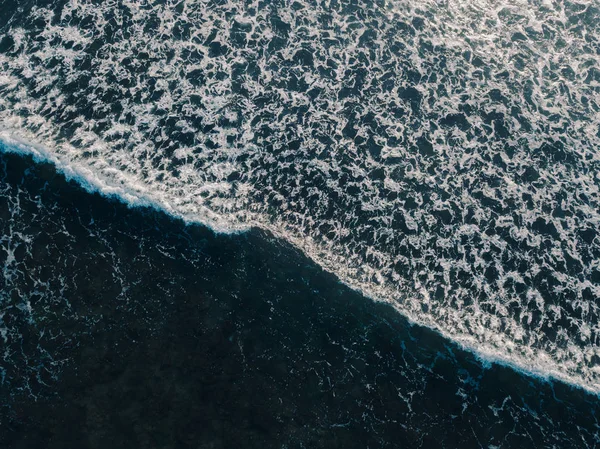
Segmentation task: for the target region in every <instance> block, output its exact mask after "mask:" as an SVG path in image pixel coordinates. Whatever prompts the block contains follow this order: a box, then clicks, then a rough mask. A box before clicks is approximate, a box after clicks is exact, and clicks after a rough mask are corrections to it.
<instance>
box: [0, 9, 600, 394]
mask: <svg viewBox="0 0 600 449" xmlns="http://www.w3.org/2000/svg"><path fill="white" fill-rule="evenodd" d="M357 6H358V9H357V8H353V7H351V5H346V4H344V3H343V2H342V3H341V4H334V3H332V4H328V5H325V4H324V5H313V4H311V3H304V2H300V1H298V2H295V3H294V4H293V5H291V6H289V5H284V4H281V5H280V4H277V3H274V4H273V5H271V6H270V7H269V8H264V5H262V4H259V3H258V2H257V3H249V4H241V3H237V2H229V3H220V4H218V5H217V4H216V3H213V2H209V1H193V2H185V3H177V4H175V3H170V2H166V4H164V2H154V1H148V2H143V3H139V2H123V5H122V7H120V8H116V7H115V6H113V5H111V4H109V3H102V4H95V2H91V1H78V2H75V1H68V2H66V4H65V5H64V7H63V8H62V9H61V10H60V11H59V14H58V15H56V14H54V12H53V11H50V10H47V9H44V8H34V10H33V11H32V12H31V14H30V15H29V16H28V17H29V19H30V20H29V21H28V20H24V21H23V23H20V24H19V27H18V28H17V27H15V26H12V28H11V27H9V28H7V29H6V30H4V37H5V38H8V37H10V39H12V48H11V49H10V51H5V52H3V53H0V71H1V72H2V73H3V75H2V76H0V123H1V125H0V126H1V128H2V131H1V133H0V139H2V141H4V142H5V143H6V144H7V146H5V149H11V151H23V152H29V153H31V154H34V155H35V156H36V157H37V158H42V159H45V160H48V161H51V162H53V163H54V164H56V166H57V167H58V168H59V169H60V170H61V171H63V172H65V174H66V175H67V176H69V177H72V178H74V179H77V180H78V181H79V182H81V183H82V184H83V185H84V186H85V187H86V188H87V189H89V190H94V191H100V192H102V193H104V194H108V195H114V196H117V197H119V198H121V199H123V200H124V201H126V202H128V203H129V204H140V205H152V206H154V207H158V208H160V209H162V210H165V211H166V212H168V213H170V214H173V215H175V216H177V217H181V218H183V219H185V220H188V221H198V222H201V223H204V224H206V225H208V226H210V227H212V228H213V229H215V230H217V231H220V232H232V231H241V230H244V229H248V228H249V227H251V226H258V227H261V228H264V229H268V230H269V231H271V232H272V233H273V234H275V235H276V236H278V237H281V238H284V239H286V240H288V241H290V242H291V243H293V244H294V245H296V246H297V247H299V248H300V249H301V250H303V251H304V252H305V253H306V254H307V255H309V256H310V257H311V258H312V259H313V260H315V261H316V262H317V263H319V264H320V265H321V266H323V267H324V268H325V269H326V270H329V271H331V272H333V273H335V274H336V275H337V276H338V277H339V278H340V279H341V280H342V281H343V282H345V283H346V284H348V285H350V286H351V287H353V288H356V289H359V290H361V291H363V292H364V293H365V294H367V295H368V296H370V297H372V298H375V299H378V300H384V301H388V302H390V303H391V304H392V305H393V306H394V307H396V308H397V309H398V310H399V311H400V312H401V313H403V314H404V315H406V316H408V317H409V318H410V319H411V320H413V321H415V322H417V323H420V324H424V325H427V326H430V327H432V328H434V329H436V330H438V331H439V332H440V333H442V334H443V335H444V336H446V337H448V338H451V339H452V340H454V341H456V342H458V343H460V344H462V345H464V346H466V347H468V348H470V349H472V350H474V351H475V352H476V353H478V354H480V355H481V356H482V357H485V358H486V359H487V360H495V361H501V362H503V363H508V364H510V365H512V366H514V367H516V368H518V369H521V370H524V371H526V372H529V373H534V374H536V375H540V376H546V377H547V376H551V377H554V378H558V379H561V380H564V381H566V382H570V383H572V384H575V385H579V386H581V387H583V388H585V389H587V390H589V391H594V392H598V391H600V377H599V373H598V369H597V367H598V360H600V349H599V338H600V328H599V324H598V321H599V318H600V310H599V307H600V304H598V298H600V288H599V287H598V281H597V280H594V279H595V277H594V276H598V275H597V274H596V273H600V269H599V268H600V267H599V262H598V257H599V254H600V242H599V241H598V238H596V237H595V236H594V230H596V229H598V225H600V214H599V212H598V211H599V208H598V205H599V203H600V194H599V190H598V189H599V183H600V179H599V175H598V163H599V153H598V151H597V150H598V147H599V145H600V136H599V135H598V127H599V125H600V114H598V110H599V105H600V95H599V87H600V84H599V82H600V75H599V74H600V71H599V69H598V62H597V57H596V56H595V53H594V49H593V46H592V44H590V42H594V41H595V42H598V37H600V33H599V30H598V26H599V25H598V23H600V21H598V20H596V19H597V18H598V14H599V13H598V8H596V7H595V6H594V4H593V2H587V3H584V2H579V3H565V4H561V5H550V4H549V3H548V2H537V1H531V2H525V1H504V2H501V3H497V2H488V1H485V0H480V1H469V2H462V1H459V0H453V1H449V2H446V4H445V5H444V6H440V5H439V4H438V2H433V1H432V2H428V1H426V2H421V3H420V4H419V6H418V7H415V6H413V5H412V4H411V3H409V2H403V1H397V2H388V3H386V4H383V3H381V4H378V5H371V4H369V5H367V4H364V5H363V4H358V5H357ZM369 33H370V34H369ZM590 39H591V40H590ZM28 142H35V145H33V144H31V143H28ZM587 230H590V231H589V232H588V234H582V233H585V232H587Z"/></svg>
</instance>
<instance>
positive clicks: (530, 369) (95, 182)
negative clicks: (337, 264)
mask: <svg viewBox="0 0 600 449" xmlns="http://www.w3.org/2000/svg"><path fill="white" fill-rule="evenodd" d="M0 151H2V152H6V153H13V154H19V155H21V156H31V157H32V158H33V160H34V161H35V162H37V163H51V164H53V165H54V166H55V167H56V169H57V171H59V172H60V173H62V174H63V175H64V176H65V177H66V178H67V179H68V180H73V181H75V182H77V183H78V184H79V185H80V186H81V187H82V188H83V189H85V190H86V191H88V192H90V193H97V194H100V195H102V196H105V197H107V198H111V199H116V200H119V201H121V202H122V203H124V204H126V205H127V206H129V207H133V208H137V207H141V208H145V207H150V208H153V209H155V210H157V211H160V212H163V213H167V214H168V215H170V216H172V217H174V218H179V219H183V220H184V221H186V222H188V223H190V224H193V223H197V224H201V225H203V226H207V227H209V228H210V229H212V230H213V231H214V232H216V233H221V234H234V233H239V232H243V231H242V230H240V229H234V228H212V227H211V226H210V224H209V222H208V221H205V220H203V219H202V218H201V217H195V218H194V217H189V216H180V215H178V214H177V213H174V212H173V211H172V208H164V207H163V205H162V204H160V203H157V202H153V201H152V200H149V199H148V198H143V197H141V196H140V195H139V193H137V192H133V191H132V190H130V189H125V188H115V187H112V186H108V185H106V184H104V183H103V182H102V181H100V180H99V179H98V177H96V176H94V175H93V174H92V176H90V177H89V178H88V177H86V174H91V171H90V170H86V169H82V168H81V167H70V166H69V165H68V164H65V163H63V162H61V161H60V160H59V159H58V158H57V157H56V156H54V155H53V154H52V152H51V151H48V150H47V149H45V148H44V147H43V146H40V145H36V144H33V143H31V142H27V141H25V140H24V139H21V138H19V137H17V136H16V135H15V134H14V133H12V132H9V131H7V130H2V131H0ZM122 193H123V194H122ZM248 228H249V227H248ZM266 230H268V231H270V232H272V233H273V234H274V235H276V236H277V237H278V238H281V239H283V240H286V241H288V242H290V243H292V244H294V245H295V246H296V247H298V248H299V249H301V250H304V251H305V252H307V254H308V255H309V257H310V256H312V257H314V258H315V259H316V262H318V255H317V253H316V252H311V250H310V249H309V250H308V251H307V248H306V246H305V245H303V244H302V243H301V242H299V241H298V239H295V238H293V237H291V236H285V235H284V234H282V233H281V232H278V231H277V230H275V229H268V228H267V229H266ZM312 251H315V250H312ZM325 268H326V269H327V270H328V271H330V272H332V273H333V274H336V270H335V269H332V268H330V267H327V265H326V266H325ZM340 281H341V282H342V283H343V284H345V285H347V286H349V287H350V288H353V289H355V290H357V291H359V292H360V293H362V294H363V295H365V296H366V297H368V298H369V299H371V300H374V301H380V302H386V303H389V304H391V305H392V306H394V308H395V309H396V310H397V311H398V312H399V313H401V314H403V315H404V316H406V317H407V318H408V319H409V321H411V322H412V323H414V324H417V325H424V326H427V327H429V328H431V329H432V330H434V331H436V332H437V333H439V334H440V335H441V336H442V337H444V338H446V339H448V340H451V341H454V343H456V344H458V345H459V346H460V347H462V348H463V349H466V350H468V351H470V352H471V353H473V354H474V355H475V356H476V357H477V358H478V359H479V360H480V362H481V363H482V364H483V365H489V364H490V363H497V364H501V365H504V366H507V367H510V368H512V369H514V370H516V371H518V372H520V373H522V374H524V375H527V376H532V377H535V378H537V379H541V380H544V381H551V380H558V381H562V382H565V383H567V384H570V385H572V386H574V387H577V388H581V389H583V390H585V391H587V392H589V393H592V394H595V395H600V384H592V385H590V384H585V383H582V382H581V380H580V379H577V378H576V377H574V376H565V375H564V373H562V372H560V371H559V370H555V369H552V367H551V366H550V365H549V364H536V363H532V361H531V360H529V361H527V360H519V359H510V358H508V357H506V355H504V354H502V353H500V352H499V351H498V350H497V349H495V348H486V347H485V345H481V344H480V343H478V342H477V341H474V340H473V339H470V338H468V337H459V338H456V336H454V335H450V334H448V333H446V332H444V330H443V329H440V328H439V326H437V325H436V323H433V322H431V323H430V322H426V321H424V320H422V319H420V318H419V317H415V316H412V315H410V314H407V313H406V311H404V310H402V309H401V308H400V307H398V303H397V301H396V300H394V299H393V298H389V297H388V298H385V297H380V296H377V294H371V293H369V291H368V290H363V289H362V288H361V287H360V286H359V285H357V284H356V283H354V282H352V281H351V280H344V279H340ZM548 362H550V361H549V360H548ZM550 363H551V362H550Z"/></svg>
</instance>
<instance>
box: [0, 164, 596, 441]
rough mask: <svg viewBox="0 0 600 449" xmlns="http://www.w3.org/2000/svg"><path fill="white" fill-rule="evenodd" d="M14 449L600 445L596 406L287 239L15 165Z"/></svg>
mask: <svg viewBox="0 0 600 449" xmlns="http://www.w3.org/2000/svg"><path fill="white" fill-rule="evenodd" d="M0 231H1V232H2V234H1V235H2V236H3V237H2V239H1V240H0V248H2V249H3V251H0V263H2V266H4V267H5V271H4V276H2V277H0V301H1V304H2V309H1V310H2V312H1V315H0V317H1V319H2V326H3V331H2V335H1V337H2V340H0V345H1V346H0V348H2V352H1V358H0V367H1V374H2V382H1V383H0V447H2V448H7V449H8V448H10V449H21V448H22V449H36V448H40V449H64V448H81V449H108V448H110V449H129V448H140V449H156V448H181V449H184V448H190V449H191V448H194V449H197V448H202V449H208V448H222V449H225V448H257V449H258V448H261V449H264V448H273V449H275V448H277V449H283V448H287V449H296V448H297V449H302V448H323V449H335V448H339V449H348V448H357V449H358V448H360V449H364V448H374V449H375V448H419V447H420V448H427V449H429V448H448V449H456V448H460V449H470V448H473V449H475V448H477V449H479V448H486V449H490V448H506V449H511V448H518V449H526V448H556V449H565V448H595V447H598V445H599V444H600V435H599V430H598V429H599V425H598V417H599V416H600V410H599V406H600V404H599V402H598V398H597V396H595V395H589V394H586V393H585V392H584V391H583V390H580V389H572V388H570V387H569V386H567V385H566V384H564V383H560V382H558V383H550V382H546V381H542V380H536V379H535V378H531V377H528V376H523V375H521V374H519V373H518V372H517V371H515V370H513V369H511V368H509V367H506V366H503V365H491V366H488V365H485V364H482V363H481V362H480V361H479V360H477V359H476V358H475V356H474V355H473V354H472V353H471V352H467V351H464V350H462V349H460V348H459V347H457V345H455V344H453V343H451V342H449V341H448V340H447V339H445V338H443V337H441V336H440V335H439V334H437V333H435V332H433V331H431V330H429V329H428V328H426V327H420V326H414V325H410V324H409V322H408V321H407V320H406V319H405V318H403V317H402V315H400V314H398V313H397V312H396V311H395V310H394V309H393V308H392V307H390V306H389V305H385V304H381V303H374V302H372V301H370V300H368V299H366V298H364V297H362V296H361V295H359V294H358V293H356V292H353V291H352V290H350V289H349V288H347V287H345V286H343V285H341V284H340V283H339V282H337V281H336V279H335V278H334V276H332V275H330V274H327V273H325V272H323V270H321V269H320V268H319V267H318V265H316V264H314V263H312V262H311V261H310V260H309V259H307V258H306V257H304V256H302V255H301V254H300V253H299V252H298V251H297V250H296V249H294V248H292V247H290V246H289V245H286V244H284V243H282V241H281V240H278V239H274V238H273V237H272V236H269V235H268V234H265V233H263V232H261V231H258V230H253V231H251V232H249V233H244V234H241V235H233V236H226V235H225V236H224V235H214V234H213V233H212V232H211V231H210V230H208V229H207V228H205V227H201V226H186V225H185V224H184V223H183V222H182V221H180V220H173V219H171V218H170V217H168V216H167V215H165V214H163V213H160V212H156V211H153V210H152V209H133V210H132V209H128V208H127V207H126V206H125V205H123V204H122V203H121V202H118V201H115V200H109V199H106V198H103V197H101V196H100V195H90V194H89V193H87V192H85V191H83V190H82V189H81V188H80V187H78V186H77V185H76V184H75V183H73V182H71V183H67V182H65V179H64V178H63V177H62V176H60V175H57V174H56V172H55V169H54V167H53V166H51V165H48V164H42V165H39V164H38V165H35V164H33V162H32V160H31V159H30V158H22V157H20V156H17V155H7V154H0Z"/></svg>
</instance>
